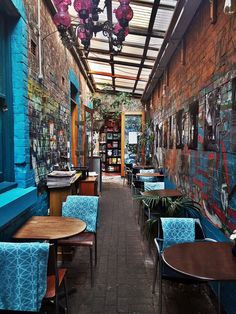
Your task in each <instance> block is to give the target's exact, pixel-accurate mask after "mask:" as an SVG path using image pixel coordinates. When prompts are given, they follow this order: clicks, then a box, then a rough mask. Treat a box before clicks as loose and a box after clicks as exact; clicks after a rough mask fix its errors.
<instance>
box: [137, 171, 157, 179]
mask: <svg viewBox="0 0 236 314" xmlns="http://www.w3.org/2000/svg"><path fill="white" fill-rule="evenodd" d="M139 172H140V173H155V169H140V171H139ZM139 180H140V181H143V182H154V181H156V179H155V177H145V176H140V177H139Z"/></svg>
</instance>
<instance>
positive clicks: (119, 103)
mask: <svg viewBox="0 0 236 314" xmlns="http://www.w3.org/2000/svg"><path fill="white" fill-rule="evenodd" d="M110 91H111V86H110V85H106V86H105V87H104V88H103V93H100V94H98V93H95V94H93V95H92V96H91V98H90V100H91V102H92V104H93V109H94V127H95V129H96V128H97V127H98V128H99V127H100V128H101V127H102V126H103V125H104V123H105V120H106V119H107V118H111V119H114V120H116V119H117V118H118V117H119V115H120V114H121V112H122V110H123V109H124V108H125V109H126V110H127V109H128V108H130V107H131V105H132V103H133V101H132V97H131V94H129V93H125V92H120V93H118V94H116V95H114V96H111V95H110Z"/></svg>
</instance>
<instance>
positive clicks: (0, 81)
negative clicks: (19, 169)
mask: <svg viewBox="0 0 236 314" xmlns="http://www.w3.org/2000/svg"><path fill="white" fill-rule="evenodd" d="M4 34H5V29H4V19H3V16H2V15H1V14H0V182H1V181H3V111H2V110H3V106H4V103H5V98H6V92H5V80H4V77H5V36H4Z"/></svg>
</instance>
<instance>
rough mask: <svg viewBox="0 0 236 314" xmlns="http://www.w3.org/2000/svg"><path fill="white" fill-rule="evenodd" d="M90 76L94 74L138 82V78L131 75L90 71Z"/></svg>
mask: <svg viewBox="0 0 236 314" xmlns="http://www.w3.org/2000/svg"><path fill="white" fill-rule="evenodd" d="M88 74H94V75H102V76H110V77H114V78H121V79H125V80H133V81H135V80H136V76H129V75H122V74H115V75H113V74H111V73H108V72H100V71H89V72H88ZM139 81H141V82H147V81H148V80H144V79H139Z"/></svg>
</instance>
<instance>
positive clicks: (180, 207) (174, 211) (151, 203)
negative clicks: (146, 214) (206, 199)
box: [134, 194, 201, 240]
mask: <svg viewBox="0 0 236 314" xmlns="http://www.w3.org/2000/svg"><path fill="white" fill-rule="evenodd" d="M134 199H136V200H139V201H143V202H144V204H145V206H148V207H149V208H155V207H157V206H160V208H162V209H163V211H162V213H160V216H159V217H161V216H163V217H184V216H188V215H191V216H195V217H199V216H200V209H201V205H200V204H199V203H198V202H196V201H194V200H192V199H191V198H189V197H188V196H180V197H177V198H172V197H160V196H158V195H155V194H154V195H148V196H146V195H136V196H134ZM159 217H158V218H159ZM158 218H154V219H153V218H151V219H148V220H147V221H146V232H147V238H148V239H149V240H150V237H151V234H152V231H153V228H154V227H155V226H156V225H157V221H158Z"/></svg>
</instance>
